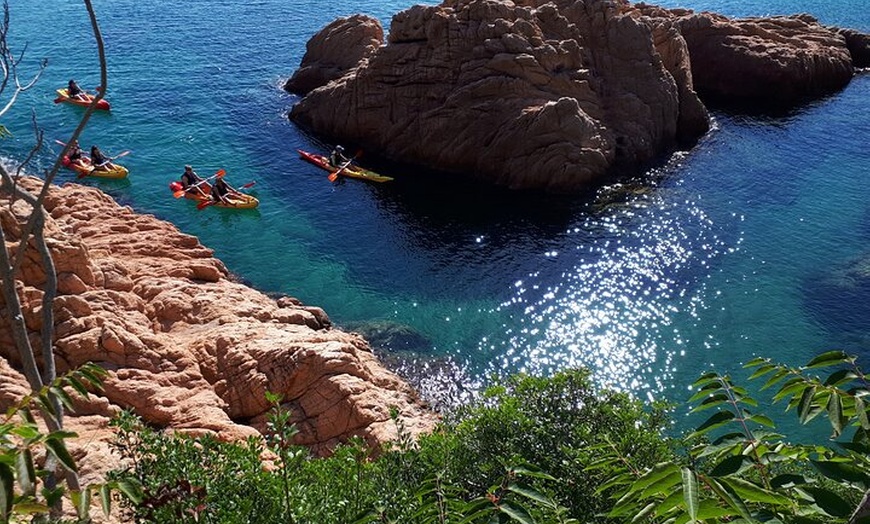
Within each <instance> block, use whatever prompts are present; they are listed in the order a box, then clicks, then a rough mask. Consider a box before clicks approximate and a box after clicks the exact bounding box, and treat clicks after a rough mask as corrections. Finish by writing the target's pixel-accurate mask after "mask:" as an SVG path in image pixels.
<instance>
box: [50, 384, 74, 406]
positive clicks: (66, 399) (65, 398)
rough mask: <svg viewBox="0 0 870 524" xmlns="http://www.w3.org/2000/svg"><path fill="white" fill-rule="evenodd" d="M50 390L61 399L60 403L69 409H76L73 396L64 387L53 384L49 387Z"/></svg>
mask: <svg viewBox="0 0 870 524" xmlns="http://www.w3.org/2000/svg"><path fill="white" fill-rule="evenodd" d="M48 391H49V393H51V394H52V395H53V396H54V397H55V398H57V399H58V400H59V401H60V403H61V404H62V405H63V407H64V408H65V409H66V410H67V411H75V410H74V409H73V400H72V397H70V396H69V394H68V393H67V392H66V391H64V390H63V388H60V387H57V386H51V387H49V388H48Z"/></svg>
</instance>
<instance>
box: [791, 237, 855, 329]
mask: <svg viewBox="0 0 870 524" xmlns="http://www.w3.org/2000/svg"><path fill="white" fill-rule="evenodd" d="M867 297H870V254H865V255H864V256H861V257H857V258H855V259H852V260H849V261H847V262H845V263H844V264H842V265H841V266H839V267H834V268H832V269H831V270H830V271H828V272H827V273H825V274H822V275H812V276H811V277H809V278H806V279H805V280H804V285H803V302H804V305H805V308H806V309H807V311H808V312H809V313H810V314H811V315H812V316H813V317H814V318H816V319H817V320H818V321H819V322H820V323H821V324H822V325H824V326H825V327H827V328H828V329H829V330H830V331H832V332H836V333H848V332H854V331H864V332H866V329H867V322H866V321H867V319H868V318H870V301H868V300H867Z"/></svg>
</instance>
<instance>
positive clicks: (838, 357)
mask: <svg viewBox="0 0 870 524" xmlns="http://www.w3.org/2000/svg"><path fill="white" fill-rule="evenodd" d="M851 362H852V359H851V358H850V357H849V355H847V354H846V353H844V352H842V351H839V350H834V351H828V352H827V353H822V354H821V355H819V356H817V357H816V358H814V359H812V360H810V362H809V363H808V364H807V365H806V366H804V369H813V368H822V367H826V366H833V365H834V364H849V363H851Z"/></svg>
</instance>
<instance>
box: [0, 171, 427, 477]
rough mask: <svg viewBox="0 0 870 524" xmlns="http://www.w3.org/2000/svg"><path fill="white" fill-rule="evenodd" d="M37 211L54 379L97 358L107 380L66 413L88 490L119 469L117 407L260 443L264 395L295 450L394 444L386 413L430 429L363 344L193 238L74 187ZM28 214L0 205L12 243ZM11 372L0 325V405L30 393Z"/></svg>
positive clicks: (36, 322) (30, 304) (30, 314)
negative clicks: (49, 301)
mask: <svg viewBox="0 0 870 524" xmlns="http://www.w3.org/2000/svg"><path fill="white" fill-rule="evenodd" d="M38 184H41V182H40V181H38V180H36V179H28V178H25V179H23V180H22V182H21V185H22V186H23V187H25V188H28V189H30V190H34V189H36V188H37V187H38V186H37V185H38ZM45 208H46V210H47V211H48V213H49V215H50V219H49V220H48V221H47V224H46V236H47V237H48V239H49V240H48V245H49V248H50V250H51V253H52V256H53V257H54V263H55V265H56V268H57V275H58V282H59V285H58V297H57V299H56V300H55V318H56V322H57V329H56V340H55V353H56V356H57V361H58V371H59V372H60V373H62V372H64V371H65V370H68V369H71V368H73V367H76V366H78V365H80V364H82V363H84V362H88V361H92V362H95V363H97V364H99V365H100V366H102V367H104V368H105V369H106V370H108V372H109V374H108V378H107V379H106V382H105V393H104V394H103V395H100V396H98V397H96V398H94V399H93V400H91V401H88V402H81V403H80V405H79V406H78V409H77V410H76V413H75V414H74V415H72V416H69V417H68V418H67V423H66V425H67V427H69V428H70V429H72V430H73V431H77V432H78V433H79V434H80V438H79V439H76V440H75V441H74V442H73V443H72V449H73V450H74V452H75V453H76V454H77V455H78V456H79V457H82V456H83V455H87V460H85V461H84V463H83V473H84V475H85V480H86V481H87V480H88V475H96V478H99V475H100V474H101V473H102V472H103V471H105V470H106V469H109V468H111V467H112V466H113V465H115V460H114V459H113V458H112V457H111V455H110V453H109V450H108V446H107V444H106V443H107V441H108V440H109V439H110V438H111V430H110V429H109V428H108V422H109V420H110V418H111V417H112V416H113V415H115V414H116V413H118V412H119V410H121V409H132V410H133V411H134V412H135V413H137V414H138V415H139V416H141V417H142V418H143V419H144V420H145V422H147V423H148V424H151V425H153V426H156V427H161V428H163V427H165V428H171V429H174V430H178V431H183V432H188V433H192V434H205V433H209V434H214V435H217V436H218V437H220V438H224V439H242V438H245V437H248V436H256V435H259V434H260V433H259V430H260V429H262V428H263V427H264V424H265V413H266V412H267V410H268V409H269V405H268V403H267V401H266V398H265V393H266V392H267V391H270V392H273V393H277V394H279V395H281V396H282V397H283V399H284V406H285V407H287V408H289V409H291V410H292V412H293V420H294V422H295V423H296V424H297V426H298V428H299V430H300V433H299V435H298V436H297V442H298V443H299V444H302V445H306V446H308V447H310V448H311V449H312V451H313V452H314V453H317V454H325V453H328V452H329V450H330V449H332V448H333V447H334V446H335V445H336V444H337V443H339V442H341V441H344V440H346V439H348V438H349V437H351V436H359V437H362V438H363V439H365V441H367V442H368V443H369V444H372V445H377V444H379V443H382V442H385V441H387V440H391V439H394V438H395V437H396V427H395V423H394V422H393V421H392V420H391V418H390V410H391V408H396V409H397V410H398V413H399V414H400V417H401V418H402V420H403V423H404V427H405V428H406V429H407V430H408V431H410V432H411V433H412V434H418V433H420V432H422V431H428V430H430V429H431V428H432V427H433V426H434V424H435V422H436V420H437V417H436V415H435V414H434V413H433V412H432V411H431V410H429V409H428V408H427V406H426V405H425V404H424V403H423V402H422V401H420V399H419V398H418V396H417V394H416V392H415V391H414V390H413V389H412V388H411V387H409V386H408V385H407V384H406V383H405V382H404V381H402V380H401V379H400V378H399V377H397V376H396V375H395V374H393V373H392V372H390V371H388V370H387V369H386V368H384V367H383V366H382V365H381V364H380V363H379V361H378V360H377V358H376V357H375V356H374V355H373V354H372V351H371V348H370V346H369V345H368V343H367V342H366V341H365V340H364V339H363V338H362V337H360V336H358V335H356V334H352V333H345V332H342V331H340V330H338V329H334V328H333V327H332V326H331V323H330V321H329V318H328V316H327V315H326V313H325V312H324V311H323V310H321V309H320V308H317V307H310V306H305V305H303V304H300V303H299V301H297V300H295V299H292V298H289V297H283V298H280V299H278V300H275V299H272V298H269V297H267V296H266V295H264V294H263V293H260V292H258V291H256V290H253V289H251V288H248V287H246V286H244V285H242V284H240V283H238V282H236V281H234V280H233V279H232V278H231V275H230V274H229V272H228V271H227V269H226V267H225V266H224V264H223V263H222V262H221V261H220V260H218V259H216V258H214V257H213V256H212V251H211V250H210V249H208V248H207V247H205V246H203V245H202V244H200V242H199V240H198V239H197V238H196V237H193V236H190V235H186V234H184V233H181V232H180V231H179V230H178V229H177V228H176V227H175V226H174V225H172V224H170V223H168V222H165V221H162V220H159V219H157V218H155V217H153V216H150V215H140V214H137V213H135V212H134V211H133V210H132V209H130V208H129V207H122V206H120V205H118V204H117V203H116V202H115V201H114V200H113V199H112V198H111V197H109V196H107V195H105V194H104V193H102V192H101V191H99V190H98V189H94V188H88V187H85V186H81V185H78V184H66V185H64V186H63V187H56V186H55V187H52V188H51V190H50V192H49V194H48V197H47V199H46V201H45ZM27 209H28V208H27V206H24V205H22V204H21V203H20V202H19V203H18V204H16V205H15V206H13V207H12V210H13V211H14V214H13V211H10V207H9V203H8V198H6V197H3V198H0V221H2V226H3V228H4V230H5V231H6V232H7V241H8V242H10V245H13V246H14V245H15V244H16V243H17V237H16V235H17V234H18V231H19V225H18V224H19V223H20V221H21V219H22V214H23V213H25V212H26V211H27ZM16 215H17V216H16ZM29 255H31V256H29V257H28V261H27V262H25V264H24V266H23V270H22V278H21V281H20V282H19V294H20V296H21V297H22V300H23V304H22V305H23V309H24V311H25V312H26V313H25V315H26V322H27V326H28V329H29V330H30V334H31V337H32V339H33V340H38V337H39V328H40V322H41V316H40V313H39V312H40V301H41V297H42V292H41V291H40V289H41V286H42V285H43V284H44V282H45V275H44V273H43V272H42V270H41V268H40V267H39V266H38V265H37V264H36V263H35V261H36V260H38V256H37V255H36V253H35V251H34V252H32V253H29ZM4 307H5V306H3V304H2V299H0V310H3V308H4ZM19 365H20V363H19V359H18V356H17V354H16V353H15V349H14V344H13V341H12V337H11V334H10V331H9V327H8V325H7V324H6V322H0V409H3V410H5V409H6V408H7V407H8V406H9V405H10V404H11V403H12V402H14V401H16V400H18V399H20V398H21V397H22V396H24V395H25V394H26V393H27V392H29V388H28V386H27V382H26V380H25V379H24V377H23V375H22V374H21V373H20V371H19Z"/></svg>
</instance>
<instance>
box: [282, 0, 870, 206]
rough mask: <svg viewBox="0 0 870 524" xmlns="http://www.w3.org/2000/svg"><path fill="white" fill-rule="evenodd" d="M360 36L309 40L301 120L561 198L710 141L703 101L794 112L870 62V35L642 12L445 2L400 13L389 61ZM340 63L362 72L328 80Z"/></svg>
mask: <svg viewBox="0 0 870 524" xmlns="http://www.w3.org/2000/svg"><path fill="white" fill-rule="evenodd" d="M355 23H356V24H357V25H358V26H359V29H353V28H354V27H356V26H354V25H353V23H352V22H351V20H350V19H342V20H341V21H338V22H335V23H333V24H331V25H330V26H328V27H327V28H326V29H324V30H323V31H321V32H320V33H318V35H316V36H315V37H314V38H313V39H312V40H311V41H310V42H309V45H308V48H307V52H306V55H305V58H304V59H303V67H302V69H300V71H298V72H297V73H296V75H294V79H295V78H296V77H297V76H298V77H301V78H305V79H306V81H304V82H303V81H301V80H300V81H298V82H293V81H291V84H293V86H292V87H293V89H294V90H295V91H296V92H298V93H300V94H303V95H305V96H304V98H303V99H302V100H301V101H300V102H299V103H298V104H296V105H295V106H294V107H293V109H292V110H291V112H290V118H291V119H292V120H294V121H295V122H297V123H298V124H300V125H302V126H304V127H307V128H310V129H312V130H313V131H314V132H316V133H320V134H323V135H326V136H328V137H330V138H332V139H334V140H336V141H341V142H353V143H356V144H359V145H361V146H363V147H366V148H368V149H370V150H375V151H378V152H379V153H381V154H382V155H383V156H385V157H387V158H391V159H393V160H397V161H401V162H405V163H410V164H417V165H423V166H427V167H431V168H434V169H437V170H443V171H455V172H462V173H467V174H469V175H472V176H475V177H477V178H482V179H485V180H488V181H490V182H493V183H496V184H500V185H504V186H508V187H511V188H522V189H545V190H552V191H573V190H577V189H581V188H584V187H587V186H588V185H590V184H592V183H595V182H596V181H599V180H601V179H602V178H603V177H605V176H606V175H607V174H609V173H612V172H614V170H615V169H614V168H616V167H619V166H621V165H628V166H637V165H638V164H642V163H643V162H646V161H648V160H650V159H652V158H655V157H656V156H658V155H661V154H662V153H664V152H667V151H668V150H670V149H672V148H673V147H675V146H678V145H679V144H683V143H691V142H692V141H693V140H695V139H697V138H698V137H699V136H701V135H702V134H703V133H705V132H706V130H707V129H708V127H709V119H708V117H707V111H706V109H705V107H704V105H703V104H702V103H701V101H700V100H699V98H698V96H697V95H696V90H697V91H698V92H700V93H702V94H705V95H708V96H710V97H716V98H718V99H722V100H726V101H735V100H737V101H741V102H763V103H765V104H771V103H775V104H777V105H780V106H781V105H790V104H794V103H797V102H799V101H802V100H805V99H806V98H807V97H812V96H817V95H820V94H824V93H828V92H830V91H833V90H836V89H839V88H841V87H843V86H844V85H846V83H848V82H849V80H850V79H851V77H852V75H853V71H854V67H862V64H864V63H865V61H866V60H867V57H866V53H867V52H868V45H867V35H862V34H861V33H857V32H854V31H849V30H837V29H832V28H827V27H824V26H821V25H819V24H818V22H817V21H816V20H815V19H813V18H812V17H810V16H808V15H796V16H790V17H771V18H750V19H739V20H735V19H729V18H726V17H724V16H720V15H716V14H713V13H694V12H692V11H689V10H684V9H673V10H667V9H662V8H659V7H655V6H649V5H646V4H637V5H635V6H632V5H631V4H629V3H628V2H627V1H626V0H555V1H551V2H544V1H543V0H516V1H515V2H511V1H509V0H445V1H444V2H443V3H441V4H440V5H438V6H430V7H424V6H415V7H412V8H410V9H408V10H406V11H403V12H400V13H398V14H397V15H395V16H394V17H393V20H392V23H391V26H390V32H389V36H388V38H387V40H388V44H387V45H386V46H383V47H380V48H374V47H373V46H371V45H367V44H366V45H363V44H360V43H359V42H360V37H359V33H361V32H362V33H364V32H366V31H368V32H373V33H376V31H374V29H372V28H373V27H374V26H375V25H376V24H377V22H376V21H375V20H373V19H370V18H364V17H357V19H356V22H355ZM338 27H341V28H343V31H337V30H336V29H337V28H338ZM337 49H345V50H348V51H346V52H345V54H346V55H353V56H360V57H362V58H361V59H360V60H359V61H358V62H356V63H353V64H351V63H350V60H346V61H344V62H342V63H341V65H340V67H330V68H328V70H327V71H325V72H324V73H323V74H321V75H320V77H319V78H317V79H316V80H315V77H316V76H317V75H315V74H314V73H313V72H312V71H311V69H312V68H316V67H318V66H317V64H320V63H326V64H332V63H335V62H336V60H335V59H334V58H332V57H333V56H334V55H335V54H336V50H337ZM351 49H353V51H350V50H351ZM288 85H289V84H288Z"/></svg>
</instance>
